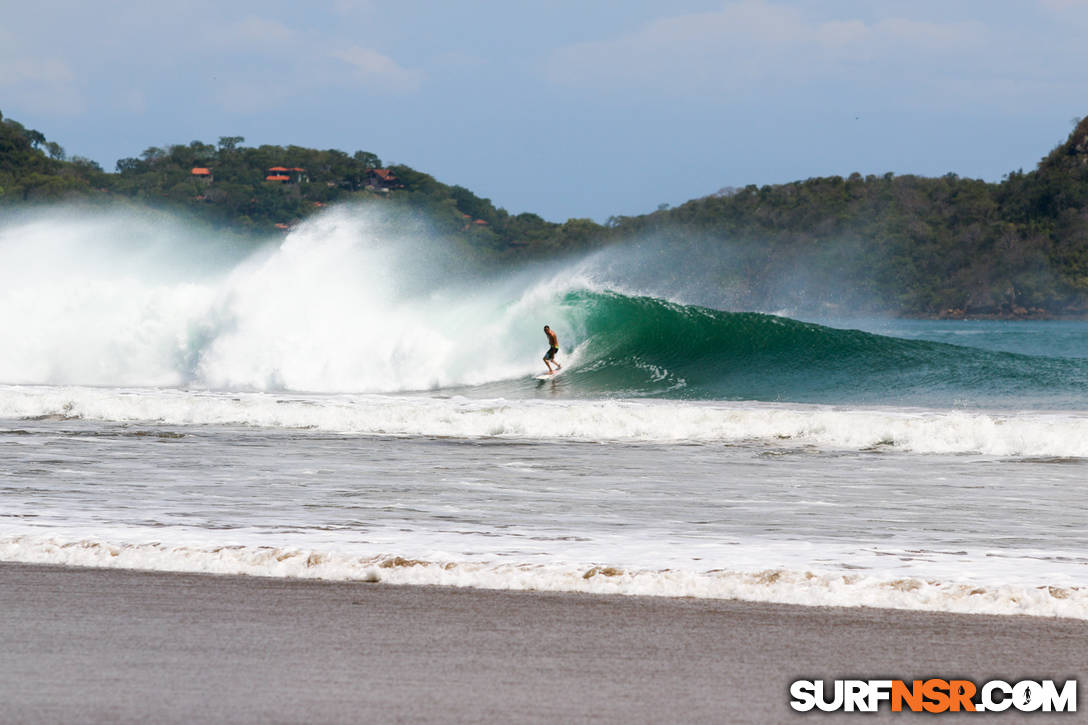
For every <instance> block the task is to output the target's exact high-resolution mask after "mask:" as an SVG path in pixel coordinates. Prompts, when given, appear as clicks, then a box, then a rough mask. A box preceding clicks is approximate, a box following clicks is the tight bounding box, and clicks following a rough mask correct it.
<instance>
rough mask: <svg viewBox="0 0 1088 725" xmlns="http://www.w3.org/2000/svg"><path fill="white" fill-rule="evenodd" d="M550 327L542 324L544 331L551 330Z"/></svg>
mask: <svg viewBox="0 0 1088 725" xmlns="http://www.w3.org/2000/svg"><path fill="white" fill-rule="evenodd" d="M551 329H552V328H550V327H548V326H547V325H544V332H548V331H549V330H551Z"/></svg>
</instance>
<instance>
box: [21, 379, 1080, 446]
mask: <svg viewBox="0 0 1088 725" xmlns="http://www.w3.org/2000/svg"><path fill="white" fill-rule="evenodd" d="M41 416H62V417H63V416H67V417H79V418H88V419H95V420H103V421H118V422H137V421H139V422H158V423H163V424H168V425H250V426H262V427H282V428H296V429H297V428H309V429H317V430H323V431H329V432H336V433H346V434H360V435H400V436H449V437H460V438H480V437H501V438H516V439H526V438H528V439H535V440H584V441H602V442H603V441H627V442H650V443H652V442H662V443H676V442H701V443H747V442H767V443H771V444H773V445H775V446H777V447H787V448H788V447H803V446H816V447H819V448H822V449H838V450H866V449H871V448H880V449H886V450H895V451H904V452H915V453H937V454H952V453H980V454H985V455H992V456H1004V457H1070V458H1075V457H1088V415H1085V414H1083V413H1037V412H1018V413H993V412H990V413H974V412H963V411H942V410H918V409H896V408H841V407H831V406H818V405H800V404H793V405H787V404H775V403H708V402H689V401H658V400H566V401H552V400H505V399H469V398H463V397H454V398H438V397H426V396H391V395H329V396H322V395H271V394H267V393H219V392H208V391H186V390H173V389H109V388H87V387H71V386H69V387H52V386H10V385H7V386H0V418H16V419H17V418H33V417H41Z"/></svg>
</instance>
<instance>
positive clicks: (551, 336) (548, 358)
mask: <svg viewBox="0 0 1088 725" xmlns="http://www.w3.org/2000/svg"><path fill="white" fill-rule="evenodd" d="M544 334H545V335H547V336H548V345H549V347H548V351H547V352H546V353H544V364H545V365H547V366H548V372H549V373H554V372H555V370H559V369H561V368H562V367H563V366H562V365H560V364H559V363H557V362H556V361H555V353H557V352H559V338H558V337H556V336H555V333H554V332H552V328H550V327H548V326H547V325H544ZM552 365H555V370H552Z"/></svg>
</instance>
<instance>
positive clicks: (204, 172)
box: [190, 166, 212, 181]
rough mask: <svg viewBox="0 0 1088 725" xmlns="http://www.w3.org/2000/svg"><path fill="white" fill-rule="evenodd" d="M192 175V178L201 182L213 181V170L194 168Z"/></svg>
mask: <svg viewBox="0 0 1088 725" xmlns="http://www.w3.org/2000/svg"><path fill="white" fill-rule="evenodd" d="M190 174H191V175H192V177H193V178H194V179H197V180H199V181H211V180H212V170H211V169H206V168H204V167H203V166H194V167H193V170H192V171H191V172H190Z"/></svg>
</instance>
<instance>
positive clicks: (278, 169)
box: [264, 166, 309, 184]
mask: <svg viewBox="0 0 1088 725" xmlns="http://www.w3.org/2000/svg"><path fill="white" fill-rule="evenodd" d="M264 180H265V181H278V182H280V183H281V184H301V183H302V182H304V181H309V179H308V178H307V177H306V169H300V168H299V167H297V166H292V167H291V168H287V167H286V166H273V167H271V168H270V169H268V175H267V176H265V177H264Z"/></svg>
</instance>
